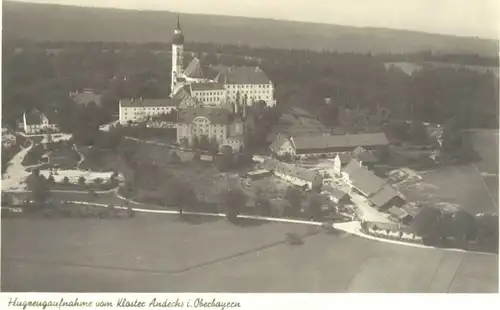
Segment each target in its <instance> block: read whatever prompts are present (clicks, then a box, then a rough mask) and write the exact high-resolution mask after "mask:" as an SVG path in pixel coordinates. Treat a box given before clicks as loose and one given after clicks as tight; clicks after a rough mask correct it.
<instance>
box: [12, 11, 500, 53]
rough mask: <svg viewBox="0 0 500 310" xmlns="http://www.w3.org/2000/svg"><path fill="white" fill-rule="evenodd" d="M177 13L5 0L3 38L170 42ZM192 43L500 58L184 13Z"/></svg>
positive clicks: (481, 46)
mask: <svg viewBox="0 0 500 310" xmlns="http://www.w3.org/2000/svg"><path fill="white" fill-rule="evenodd" d="M175 16H176V15H175V13H173V12H166V11H163V12H160V11H134V10H117V9H104V8H85V7H76V6H62V5H53V4H33V3H19V2H8V1H4V2H3V36H4V40H9V39H21V40H37V41H128V42H138V43H142V42H166V41H169V40H170V37H171V33H172V31H173V28H174V26H175ZM181 22H182V27H183V30H184V33H185V35H186V38H187V40H188V41H196V42H212V43H218V44H238V43H240V44H246V45H249V46H252V47H263V46H269V47H273V48H293V49H306V48H307V49H313V50H322V49H330V50H337V51H339V52H359V53H367V52H371V53H386V52H390V53H407V52H415V51H421V50H432V51H433V52H442V53H476V54H479V55H481V56H490V57H491V56H494V57H497V56H498V42H496V41H494V40H487V39H478V38H468V37H454V36H446V35H436V34H428V33H420V32H413V31H404V30H391V29H378V28H356V27H346V26H337V25H330V24H315V23H302V22H290V21H278V20H270V19H257V18H246V17H229V16H213V15H197V14H182V17H181Z"/></svg>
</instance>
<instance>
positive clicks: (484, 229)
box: [476, 214, 499, 250]
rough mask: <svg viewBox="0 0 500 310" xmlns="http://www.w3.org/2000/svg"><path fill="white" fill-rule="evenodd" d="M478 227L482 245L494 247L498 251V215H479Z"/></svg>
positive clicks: (477, 219)
mask: <svg viewBox="0 0 500 310" xmlns="http://www.w3.org/2000/svg"><path fill="white" fill-rule="evenodd" d="M476 221H477V225H478V232H477V235H478V240H479V242H481V243H482V244H485V245H490V246H491V245H492V246H493V248H494V249H496V250H498V231H499V229H498V223H499V222H498V215H497V214H495V215H493V214H478V215H476Z"/></svg>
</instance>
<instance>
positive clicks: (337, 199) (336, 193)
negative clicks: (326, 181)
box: [322, 185, 351, 206]
mask: <svg viewBox="0 0 500 310" xmlns="http://www.w3.org/2000/svg"><path fill="white" fill-rule="evenodd" d="M322 192H323V193H325V194H327V195H329V196H330V199H331V200H332V201H333V202H334V203H336V204H337V205H340V206H344V205H347V204H350V203H351V197H350V196H349V194H348V193H346V192H345V191H343V190H341V189H339V188H337V187H334V186H331V185H324V186H323V188H322Z"/></svg>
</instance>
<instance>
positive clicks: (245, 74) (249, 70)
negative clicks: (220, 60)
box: [212, 65, 271, 84]
mask: <svg viewBox="0 0 500 310" xmlns="http://www.w3.org/2000/svg"><path fill="white" fill-rule="evenodd" d="M212 69H214V70H216V71H218V72H219V74H220V75H219V78H218V79H219V82H220V83H224V84H269V83H270V82H271V80H270V79H269V77H267V75H266V74H265V73H264V71H262V69H260V68H259V67H246V66H245V67H228V66H222V65H217V66H212Z"/></svg>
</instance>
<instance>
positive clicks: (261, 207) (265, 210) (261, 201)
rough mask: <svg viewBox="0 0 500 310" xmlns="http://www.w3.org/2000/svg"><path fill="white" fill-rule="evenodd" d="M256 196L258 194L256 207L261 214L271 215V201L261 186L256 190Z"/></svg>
mask: <svg viewBox="0 0 500 310" xmlns="http://www.w3.org/2000/svg"><path fill="white" fill-rule="evenodd" d="M255 196H256V201H255V207H256V208H257V210H258V212H259V214H260V215H262V216H271V213H272V210H271V202H270V201H269V199H268V198H267V197H266V196H265V195H264V192H263V191H262V189H261V188H260V187H258V188H257V189H256V190H255Z"/></svg>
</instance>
